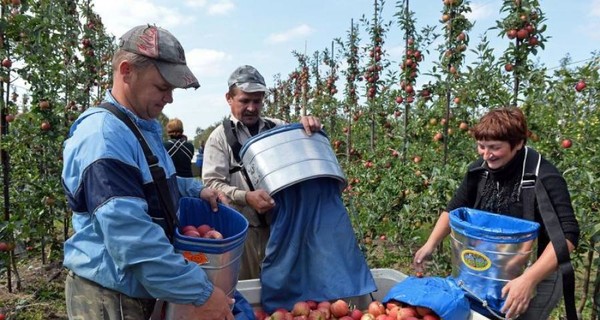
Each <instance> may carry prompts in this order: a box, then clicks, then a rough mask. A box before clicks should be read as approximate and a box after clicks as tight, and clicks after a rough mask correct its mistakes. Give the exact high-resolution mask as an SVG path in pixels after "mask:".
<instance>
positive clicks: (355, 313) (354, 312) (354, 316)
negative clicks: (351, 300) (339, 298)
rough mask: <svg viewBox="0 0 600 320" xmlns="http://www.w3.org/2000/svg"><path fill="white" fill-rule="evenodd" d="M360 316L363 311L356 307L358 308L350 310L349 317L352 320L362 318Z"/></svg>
mask: <svg viewBox="0 0 600 320" xmlns="http://www.w3.org/2000/svg"><path fill="white" fill-rule="evenodd" d="M362 316H363V312H362V311H360V309H358V308H356V309H354V310H352V311H350V317H352V319H353V320H360V318H362Z"/></svg>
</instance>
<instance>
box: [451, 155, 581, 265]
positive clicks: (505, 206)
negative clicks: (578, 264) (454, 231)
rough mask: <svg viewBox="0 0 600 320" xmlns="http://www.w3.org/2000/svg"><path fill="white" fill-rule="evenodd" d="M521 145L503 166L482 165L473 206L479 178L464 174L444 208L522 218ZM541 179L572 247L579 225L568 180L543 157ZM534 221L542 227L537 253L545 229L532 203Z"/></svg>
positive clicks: (543, 244)
mask: <svg viewBox="0 0 600 320" xmlns="http://www.w3.org/2000/svg"><path fill="white" fill-rule="evenodd" d="M524 157H525V150H524V148H523V149H521V150H519V151H518V152H517V154H516V155H515V157H514V158H513V159H512V160H511V161H510V162H509V163H507V164H506V165H505V166H504V167H502V168H500V169H496V170H492V169H489V168H487V166H486V165H485V162H484V165H483V166H484V168H485V169H486V170H487V172H488V178H487V180H486V183H485V186H484V187H483V190H482V191H481V201H479V204H478V205H477V207H476V208H474V206H475V201H476V198H477V192H478V190H477V185H478V182H479V181H473V180H474V175H469V174H466V175H465V177H464V179H463V181H462V183H461V185H460V187H459V188H458V189H457V190H456V192H455V193H454V197H453V198H452V200H450V203H449V204H448V207H447V210H448V212H450V211H451V210H454V209H456V208H460V207H468V208H474V209H478V210H484V211H488V212H493V213H498V214H504V215H509V216H513V217H517V218H522V217H523V203H522V199H521V198H522V196H520V195H519V184H520V182H521V175H522V172H523V159H524ZM480 162H481V160H479V161H476V162H474V163H472V164H471V165H470V166H469V170H470V169H472V168H474V167H476V166H477V165H478V163H480ZM539 182H542V183H543V184H544V187H545V188H546V190H547V191H548V195H549V198H550V201H551V202H552V206H553V207H554V210H555V211H556V214H557V215H558V219H559V221H560V225H561V227H562V229H563V232H564V233H565V238H567V239H568V240H570V241H571V242H572V243H573V244H574V245H575V246H577V243H578V241H579V224H578V223H577V219H576V217H575V214H574V212H573V207H572V205H571V196H570V194H569V190H568V188H567V183H566V181H565V179H564V178H563V177H562V175H561V174H560V172H559V171H558V169H556V167H555V166H554V165H552V164H551V163H550V162H548V161H547V160H546V159H544V158H543V157H542V161H541V164H540V171H539V174H538V183H539ZM535 221H536V222H538V223H540V225H541V226H542V227H541V230H540V235H539V238H538V256H539V255H540V254H541V252H542V251H543V250H544V248H545V247H546V246H547V245H548V243H549V241H550V240H549V237H548V235H547V233H546V228H545V227H544V224H543V222H542V218H541V216H540V212H539V207H538V204H537V201H536V204H535Z"/></svg>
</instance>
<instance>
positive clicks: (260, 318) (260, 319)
mask: <svg viewBox="0 0 600 320" xmlns="http://www.w3.org/2000/svg"><path fill="white" fill-rule="evenodd" d="M268 316H269V314H268V313H267V312H266V311H265V310H263V309H254V317H255V318H256V320H265V319H266V318H267V317H268Z"/></svg>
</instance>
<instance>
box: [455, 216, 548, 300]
mask: <svg viewBox="0 0 600 320" xmlns="http://www.w3.org/2000/svg"><path fill="white" fill-rule="evenodd" d="M450 227H451V228H450V230H451V232H450V237H451V243H452V277H453V278H454V279H455V280H456V281H457V282H460V283H462V285H461V287H463V289H465V291H467V293H468V294H470V295H471V296H472V297H474V298H476V299H477V300H478V301H486V302H487V303H488V305H489V306H490V307H492V308H493V309H495V310H499V309H500V306H501V304H502V302H503V300H504V299H502V292H501V291H502V288H503V287H504V285H506V283H508V282H509V281H510V280H513V279H515V278H516V277H518V276H520V275H521V274H522V273H523V271H524V270H525V268H527V267H528V266H529V264H530V263H531V262H532V259H533V255H532V253H534V252H535V249H536V244H537V235H538V229H539V224H538V223H536V222H532V221H526V220H522V219H517V218H513V217H509V216H504V215H498V214H493V213H489V212H485V211H479V210H474V209H469V208H458V209H456V210H453V211H451V212H450Z"/></svg>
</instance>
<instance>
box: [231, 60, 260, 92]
mask: <svg viewBox="0 0 600 320" xmlns="http://www.w3.org/2000/svg"><path fill="white" fill-rule="evenodd" d="M227 84H228V86H229V87H230V88H231V86H232V85H236V86H237V87H238V88H240V89H241V90H242V91H244V92H267V91H269V89H267V85H266V84H265V79H264V78H263V76H262V75H261V74H260V73H259V72H258V70H256V69H255V68H254V67H253V66H249V65H244V66H241V67H238V68H237V69H235V71H233V73H232V74H231V75H230V76H229V80H228V81H227Z"/></svg>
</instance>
